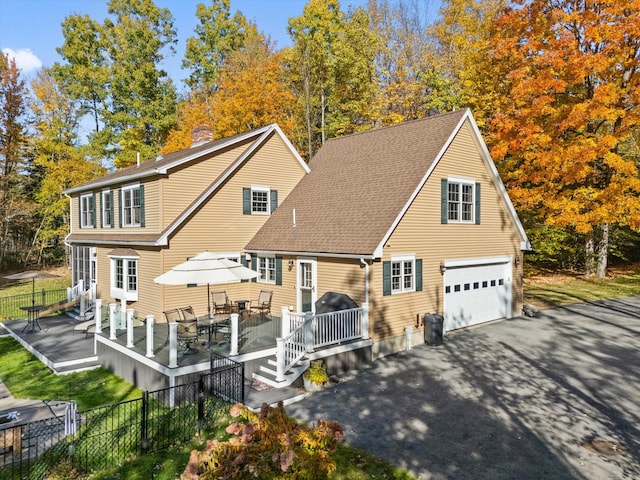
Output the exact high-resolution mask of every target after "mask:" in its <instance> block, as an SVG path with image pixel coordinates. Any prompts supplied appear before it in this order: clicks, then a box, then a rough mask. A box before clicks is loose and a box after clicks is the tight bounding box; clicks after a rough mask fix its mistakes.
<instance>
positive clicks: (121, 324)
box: [118, 298, 127, 330]
mask: <svg viewBox="0 0 640 480" xmlns="http://www.w3.org/2000/svg"><path fill="white" fill-rule="evenodd" d="M118 328H119V329H121V330H123V329H125V328H127V299H126V298H123V299H121V300H120V319H119V321H118Z"/></svg>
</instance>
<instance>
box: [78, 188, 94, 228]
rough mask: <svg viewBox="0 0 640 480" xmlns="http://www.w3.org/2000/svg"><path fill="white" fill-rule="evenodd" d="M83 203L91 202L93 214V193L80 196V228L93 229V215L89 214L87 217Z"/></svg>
mask: <svg viewBox="0 0 640 480" xmlns="http://www.w3.org/2000/svg"><path fill="white" fill-rule="evenodd" d="M85 201H90V202H93V203H94V205H93V211H94V212H95V209H96V206H95V201H94V196H93V193H85V194H84V195H80V228H93V227H94V225H93V223H94V222H93V214H92V213H89V215H87V209H86V206H85Z"/></svg>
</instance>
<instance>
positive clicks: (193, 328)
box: [178, 320, 198, 355]
mask: <svg viewBox="0 0 640 480" xmlns="http://www.w3.org/2000/svg"><path fill="white" fill-rule="evenodd" d="M197 341H198V326H197V323H196V321H195V320H180V321H179V322H178V353H182V354H183V355H186V354H189V353H196V352H197V350H196V349H195V348H191V343H192V342H196V343H197Z"/></svg>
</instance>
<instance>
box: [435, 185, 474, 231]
mask: <svg viewBox="0 0 640 480" xmlns="http://www.w3.org/2000/svg"><path fill="white" fill-rule="evenodd" d="M442 223H475V224H480V184H479V183H474V182H473V181H471V180H465V179H453V178H449V179H446V178H443V179H442Z"/></svg>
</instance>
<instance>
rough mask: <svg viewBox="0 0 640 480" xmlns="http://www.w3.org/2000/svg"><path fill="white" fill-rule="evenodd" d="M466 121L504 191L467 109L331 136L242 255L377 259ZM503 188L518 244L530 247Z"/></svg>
mask: <svg viewBox="0 0 640 480" xmlns="http://www.w3.org/2000/svg"><path fill="white" fill-rule="evenodd" d="M465 121H470V122H471V125H472V127H473V131H474V133H475V136H476V137H477V138H476V139H475V140H476V145H477V146H478V147H479V151H480V152H481V155H482V157H483V158H484V160H485V163H486V164H487V165H488V167H489V169H490V171H491V172H492V173H493V176H494V177H495V178H496V179H497V184H499V185H500V186H502V182H501V181H500V178H499V176H498V172H497V170H496V168H495V165H494V163H493V161H492V160H491V157H490V156H489V152H488V150H487V148H486V145H485V144H484V142H483V141H482V138H481V136H480V132H479V130H478V129H477V125H476V124H475V121H474V120H473V117H472V115H471V112H470V111H469V110H468V109H465V110H459V111H455V112H451V113H446V114H442V115H437V116H433V117H427V118H423V119H420V120H413V121H409V122H406V123H402V124H398V125H393V126H390V127H385V128H380V129H376V130H370V131H367V132H363V133H358V134H355V135H350V136H346V137H341V138H334V139H331V140H329V141H327V142H326V143H325V144H324V145H323V146H322V148H321V149H320V151H319V152H318V153H317V154H316V155H315V157H314V158H313V159H312V160H311V162H310V163H309V166H310V167H311V173H310V174H309V175H306V176H305V177H304V178H303V179H302V180H301V181H300V183H298V185H297V186H296V187H295V188H294V190H293V191H292V192H291V193H290V194H289V196H288V197H287V198H286V199H285V201H284V202H283V203H282V204H281V205H280V206H279V207H278V209H277V210H276V212H275V213H274V214H273V215H272V216H271V217H270V218H269V220H267V222H265V224H264V225H263V227H262V228H261V229H260V230H259V231H258V232H257V233H256V235H255V236H254V237H253V239H252V240H251V241H250V242H249V244H248V245H247V246H246V250H247V251H250V252H280V253H313V254H314V255H323V254H325V255H329V256H345V257H364V258H380V257H381V256H382V246H383V245H384V243H385V242H386V240H387V239H388V238H389V236H390V235H391V233H392V232H393V230H394V229H395V227H396V226H397V224H398V223H399V222H400V220H401V218H402V216H403V215H404V213H405V212H406V210H407V209H408V208H409V206H410V205H411V203H412V202H413V200H414V199H415V197H416V195H418V193H419V191H420V189H421V188H422V186H423V185H424V183H425V182H426V181H427V179H428V177H429V175H430V173H431V171H432V170H433V168H434V167H435V166H436V165H437V163H438V161H439V160H440V158H441V157H442V155H443V154H444V152H445V151H446V149H447V148H448V146H449V145H450V143H451V142H452V141H453V139H454V137H455V135H456V134H457V132H458V131H459V130H460V128H461V127H462V125H463V124H464V122H465ZM501 188H502V192H503V196H504V197H505V200H506V206H507V208H508V209H510V211H511V215H512V218H513V220H514V224H515V225H516V228H517V229H518V230H519V233H520V234H521V236H522V237H521V238H522V242H523V246H525V245H528V240H527V237H526V234H525V232H524V229H523V228H522V225H521V224H520V221H519V220H518V217H517V215H516V212H515V210H514V209H513V206H512V205H511V202H510V201H509V199H508V197H507V195H506V190H504V187H503V186H502V187H501ZM438 208H440V206H439V205H438Z"/></svg>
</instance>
